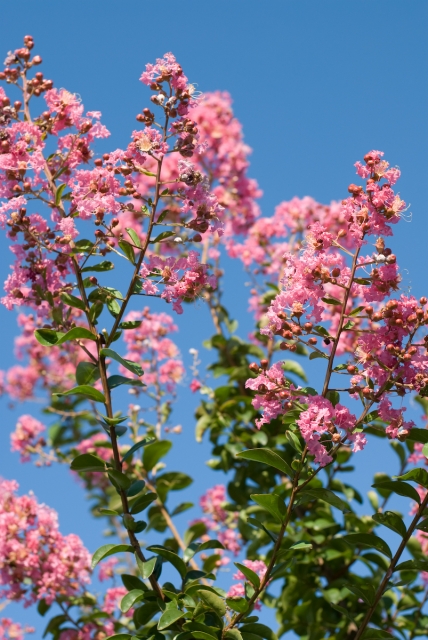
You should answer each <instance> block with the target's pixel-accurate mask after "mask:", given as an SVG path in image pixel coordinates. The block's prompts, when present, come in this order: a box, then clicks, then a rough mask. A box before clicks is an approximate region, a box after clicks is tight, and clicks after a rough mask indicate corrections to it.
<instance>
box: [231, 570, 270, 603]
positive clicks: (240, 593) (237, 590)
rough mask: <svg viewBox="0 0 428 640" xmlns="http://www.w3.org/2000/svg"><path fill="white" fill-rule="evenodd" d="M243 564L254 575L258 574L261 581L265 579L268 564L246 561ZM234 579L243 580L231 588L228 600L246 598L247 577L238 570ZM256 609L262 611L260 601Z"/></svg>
mask: <svg viewBox="0 0 428 640" xmlns="http://www.w3.org/2000/svg"><path fill="white" fill-rule="evenodd" d="M242 564H244V565H245V566H246V567H248V568H249V569H251V570H252V571H254V573H256V574H257V575H258V576H259V578H260V580H262V579H263V578H264V576H265V574H266V571H267V567H266V564H265V563H264V562H263V560H244V561H243V563H242ZM233 579H234V580H241V581H242V582H238V584H234V585H232V586H231V587H230V589H229V591H228V592H227V596H228V598H242V597H244V596H245V586H244V581H245V580H246V577H245V576H244V574H243V573H242V571H240V570H239V569H238V571H237V572H236V573H234V574H233ZM254 608H255V609H258V610H260V609H261V605H260V602H259V601H258V600H257V601H256V603H255V605H254Z"/></svg>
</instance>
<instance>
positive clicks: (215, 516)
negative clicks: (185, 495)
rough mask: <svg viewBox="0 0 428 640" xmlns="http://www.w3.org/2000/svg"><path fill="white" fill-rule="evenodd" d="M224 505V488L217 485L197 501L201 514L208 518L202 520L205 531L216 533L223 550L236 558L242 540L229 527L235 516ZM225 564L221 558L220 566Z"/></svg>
mask: <svg viewBox="0 0 428 640" xmlns="http://www.w3.org/2000/svg"><path fill="white" fill-rule="evenodd" d="M226 503H227V496H226V487H225V486H224V485H223V484H217V485H215V486H214V487H212V488H211V489H208V490H207V492H206V493H205V494H204V495H203V496H202V497H201V499H200V501H199V504H200V506H201V508H202V511H203V513H205V514H207V516H208V517H205V518H203V519H202V522H204V524H205V526H206V527H207V529H209V530H210V531H213V532H215V533H216V535H217V539H218V540H219V542H221V543H222V545H223V546H224V548H225V549H226V550H227V551H230V552H231V553H233V554H234V555H235V556H236V555H238V553H239V552H240V550H241V548H242V538H241V534H240V533H239V532H238V531H237V530H236V528H235V527H234V526H231V524H232V520H236V516H237V514H236V513H231V512H230V511H229V512H228V511H226V510H225V509H224V506H225V504H226ZM220 555H222V554H220ZM226 562H228V559H227V558H222V564H225V563H226Z"/></svg>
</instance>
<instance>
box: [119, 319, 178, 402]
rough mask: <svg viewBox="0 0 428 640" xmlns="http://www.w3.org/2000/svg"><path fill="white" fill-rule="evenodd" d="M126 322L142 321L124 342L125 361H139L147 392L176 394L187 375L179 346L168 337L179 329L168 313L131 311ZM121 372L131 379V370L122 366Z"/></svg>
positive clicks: (126, 336) (129, 332) (126, 334)
mask: <svg viewBox="0 0 428 640" xmlns="http://www.w3.org/2000/svg"><path fill="white" fill-rule="evenodd" d="M125 321H129V322H139V323H140V325H139V326H138V327H137V328H136V329H133V330H132V331H126V332H125V335H124V341H125V344H126V347H127V353H126V356H125V357H126V358H127V359H129V360H132V361H133V362H138V363H139V364H140V365H141V366H142V367H143V369H144V377H143V381H144V384H145V385H146V387H144V389H143V390H144V391H149V392H151V391H153V388H155V389H159V388H163V389H164V390H165V391H167V392H168V393H173V392H174V391H175V387H176V385H177V383H179V382H180V381H181V380H182V378H183V376H184V366H183V363H182V361H181V358H180V353H179V351H178V348H177V345H176V344H175V343H174V342H173V341H172V340H171V338H169V337H168V336H169V335H170V334H171V333H173V332H175V331H177V326H176V325H175V324H174V322H173V319H172V318H171V316H170V315H168V314H167V313H150V311H149V308H148V307H145V308H144V309H143V310H142V311H131V312H130V313H128V315H127V316H126V317H125ZM121 373H123V374H124V375H127V376H128V377H130V375H132V374H130V373H129V371H127V370H126V369H125V368H124V367H121Z"/></svg>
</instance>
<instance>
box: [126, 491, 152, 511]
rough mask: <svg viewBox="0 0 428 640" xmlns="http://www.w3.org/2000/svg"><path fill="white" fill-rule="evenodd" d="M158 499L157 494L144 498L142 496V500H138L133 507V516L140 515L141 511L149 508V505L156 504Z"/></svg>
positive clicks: (148, 494) (147, 494)
mask: <svg viewBox="0 0 428 640" xmlns="http://www.w3.org/2000/svg"><path fill="white" fill-rule="evenodd" d="M156 498H157V494H156V493H146V494H145V495H144V496H141V498H138V499H137V500H136V501H135V502H134V503H133V504H132V507H131V513H132V514H133V515H135V514H136V513H140V512H141V511H143V510H144V509H145V508H146V507H148V506H149V504H151V503H152V502H154V501H155V500H156Z"/></svg>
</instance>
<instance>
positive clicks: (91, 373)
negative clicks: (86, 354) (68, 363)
mask: <svg viewBox="0 0 428 640" xmlns="http://www.w3.org/2000/svg"><path fill="white" fill-rule="evenodd" d="M99 377H100V371H99V369H98V367H97V365H96V364H93V363H92V362H79V364H78V365H77V368H76V382H77V384H78V385H87V384H90V383H92V382H96V381H97V380H98V379H99Z"/></svg>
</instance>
